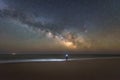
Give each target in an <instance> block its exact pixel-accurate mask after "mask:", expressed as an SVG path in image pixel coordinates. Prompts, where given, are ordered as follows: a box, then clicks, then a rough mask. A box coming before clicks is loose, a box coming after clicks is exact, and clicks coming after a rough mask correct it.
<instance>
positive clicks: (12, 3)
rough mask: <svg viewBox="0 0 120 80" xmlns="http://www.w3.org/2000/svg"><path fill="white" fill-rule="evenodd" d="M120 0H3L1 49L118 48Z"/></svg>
mask: <svg viewBox="0 0 120 80" xmlns="http://www.w3.org/2000/svg"><path fill="white" fill-rule="evenodd" d="M119 3H120V0H0V48H1V50H23V51H24V50H28V51H29V50H33V51H36V50H37V51H41V50H65V49H70V50H119V49H120V37H119V34H120V5H119Z"/></svg>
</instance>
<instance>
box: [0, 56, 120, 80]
mask: <svg viewBox="0 0 120 80" xmlns="http://www.w3.org/2000/svg"><path fill="white" fill-rule="evenodd" d="M0 80H120V58H115V59H93V60H92V59H90V60H77V61H66V62H31V63H30V62H29V63H8V64H0Z"/></svg>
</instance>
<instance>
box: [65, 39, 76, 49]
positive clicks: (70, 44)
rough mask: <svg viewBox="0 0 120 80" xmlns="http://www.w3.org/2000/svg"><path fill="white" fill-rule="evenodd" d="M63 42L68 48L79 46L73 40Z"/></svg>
mask: <svg viewBox="0 0 120 80" xmlns="http://www.w3.org/2000/svg"><path fill="white" fill-rule="evenodd" d="M63 44H64V45H65V46H66V47H67V48H71V49H75V48H77V46H76V45H74V44H73V42H70V41H63Z"/></svg>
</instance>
